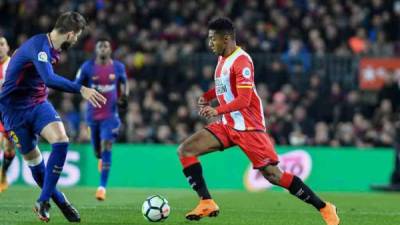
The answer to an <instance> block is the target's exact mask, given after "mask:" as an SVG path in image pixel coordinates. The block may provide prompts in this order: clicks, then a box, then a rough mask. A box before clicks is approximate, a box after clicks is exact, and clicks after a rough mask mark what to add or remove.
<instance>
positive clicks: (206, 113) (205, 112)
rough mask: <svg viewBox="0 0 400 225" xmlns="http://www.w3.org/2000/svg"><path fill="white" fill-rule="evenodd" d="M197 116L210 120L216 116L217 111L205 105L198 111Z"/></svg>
mask: <svg viewBox="0 0 400 225" xmlns="http://www.w3.org/2000/svg"><path fill="white" fill-rule="evenodd" d="M199 114H200V116H203V117H205V118H207V119H210V118H212V117H215V116H218V111H217V110H216V109H214V108H213V107H211V106H208V105H207V106H204V107H203V108H202V109H200V112H199Z"/></svg>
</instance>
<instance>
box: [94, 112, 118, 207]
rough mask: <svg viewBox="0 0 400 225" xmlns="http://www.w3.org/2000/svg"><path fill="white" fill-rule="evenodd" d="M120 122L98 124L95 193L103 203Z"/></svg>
mask: <svg viewBox="0 0 400 225" xmlns="http://www.w3.org/2000/svg"><path fill="white" fill-rule="evenodd" d="M120 125H121V122H120V120H119V119H118V118H110V119H107V120H104V121H102V122H101V124H100V138H101V162H102V163H101V174H100V185H99V187H98V188H97V191H96V198H97V200H100V201H103V200H105V198H106V187H107V182H108V177H109V173H110V169H111V159H112V157H111V152H112V151H111V150H112V145H113V143H114V141H115V139H116V138H117V136H118V131H119V127H120Z"/></svg>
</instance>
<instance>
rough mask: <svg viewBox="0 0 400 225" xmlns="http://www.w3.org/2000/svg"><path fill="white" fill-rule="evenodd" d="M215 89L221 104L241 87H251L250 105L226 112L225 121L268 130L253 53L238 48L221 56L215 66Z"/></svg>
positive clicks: (232, 97)
mask: <svg viewBox="0 0 400 225" xmlns="http://www.w3.org/2000/svg"><path fill="white" fill-rule="evenodd" d="M214 79H215V92H216V96H217V99H218V102H219V104H220V105H225V104H228V103H230V102H232V101H233V100H234V99H235V98H236V97H237V89H238V88H251V89H252V94H251V100H250V105H249V106H248V107H246V108H242V109H240V110H238V111H234V112H230V113H225V114H223V115H222V122H223V123H224V124H225V125H227V126H230V127H232V128H234V129H236V130H240V131H246V130H262V131H265V129H266V128H265V118H264V111H263V106H262V102H261V99H260V97H259V96H258V94H257V91H256V87H255V84H254V65H253V61H252V60H251V57H250V56H249V54H247V53H246V52H245V51H244V50H243V49H241V48H239V47H238V48H237V49H236V50H235V51H234V52H233V53H232V54H231V55H230V56H228V57H222V56H220V57H219V58H218V65H217V67H216V69H215V74H214Z"/></svg>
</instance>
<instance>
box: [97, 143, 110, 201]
mask: <svg viewBox="0 0 400 225" xmlns="http://www.w3.org/2000/svg"><path fill="white" fill-rule="evenodd" d="M112 143H113V142H112V141H111V140H102V141H101V146H102V147H101V148H102V151H101V168H100V184H99V187H98V188H97V190H96V199H97V200H99V201H104V200H105V199H106V188H107V183H108V177H109V173H110V169H111V149H112Z"/></svg>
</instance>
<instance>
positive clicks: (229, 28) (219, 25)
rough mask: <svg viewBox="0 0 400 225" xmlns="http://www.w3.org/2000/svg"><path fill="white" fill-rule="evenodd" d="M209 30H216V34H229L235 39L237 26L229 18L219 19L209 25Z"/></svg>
mask: <svg viewBox="0 0 400 225" xmlns="http://www.w3.org/2000/svg"><path fill="white" fill-rule="evenodd" d="M208 29H209V30H215V32H216V33H220V34H224V35H225V34H228V35H231V36H233V37H235V26H234V25H233V22H232V20H230V19H229V18H227V17H218V18H216V19H213V20H212V21H211V22H209V23H208Z"/></svg>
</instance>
